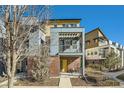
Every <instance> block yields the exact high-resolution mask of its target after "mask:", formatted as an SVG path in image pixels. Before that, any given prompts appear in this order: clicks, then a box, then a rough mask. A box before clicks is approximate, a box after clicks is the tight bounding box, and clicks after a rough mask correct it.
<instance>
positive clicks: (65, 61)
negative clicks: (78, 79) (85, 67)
mask: <svg viewBox="0 0 124 93" xmlns="http://www.w3.org/2000/svg"><path fill="white" fill-rule="evenodd" d="M67 69H68V67H67V60H65V59H63V60H62V72H67Z"/></svg>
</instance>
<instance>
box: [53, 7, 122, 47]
mask: <svg viewBox="0 0 124 93" xmlns="http://www.w3.org/2000/svg"><path fill="white" fill-rule="evenodd" d="M51 18H56V19H58V18H60V19H62V18H81V19H82V21H81V26H82V27H85V32H89V31H91V30H93V29H95V28H97V27H99V28H100V29H101V30H102V31H103V33H104V34H105V35H106V36H107V37H108V38H109V39H110V40H112V41H115V42H118V43H120V44H123V45H124V6H86V5H82V6H79V5H68V6H66V5H63V6H60V5H58V6H51Z"/></svg>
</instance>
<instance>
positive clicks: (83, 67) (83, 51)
mask: <svg viewBox="0 0 124 93" xmlns="http://www.w3.org/2000/svg"><path fill="white" fill-rule="evenodd" d="M82 41H83V42H82V56H81V57H82V58H81V59H82V60H81V62H82V66H81V70H82V71H81V74H82V75H83V76H85V31H84V30H83V32H82Z"/></svg>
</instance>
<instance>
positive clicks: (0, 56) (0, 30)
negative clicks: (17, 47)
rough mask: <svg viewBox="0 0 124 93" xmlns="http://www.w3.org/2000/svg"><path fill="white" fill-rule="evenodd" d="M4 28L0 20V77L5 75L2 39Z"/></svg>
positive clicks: (3, 37)
mask: <svg viewBox="0 0 124 93" xmlns="http://www.w3.org/2000/svg"><path fill="white" fill-rule="evenodd" d="M5 33H6V30H5V27H4V23H3V21H2V20H0V75H3V73H6V71H5V58H6V56H5V54H4V39H5V36H4V35H5Z"/></svg>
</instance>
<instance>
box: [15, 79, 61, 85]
mask: <svg viewBox="0 0 124 93" xmlns="http://www.w3.org/2000/svg"><path fill="white" fill-rule="evenodd" d="M59 80H60V79H59V78H50V79H49V80H47V81H45V82H37V81H34V82H33V81H29V80H27V79H24V80H17V82H16V83H15V86H58V85H59Z"/></svg>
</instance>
